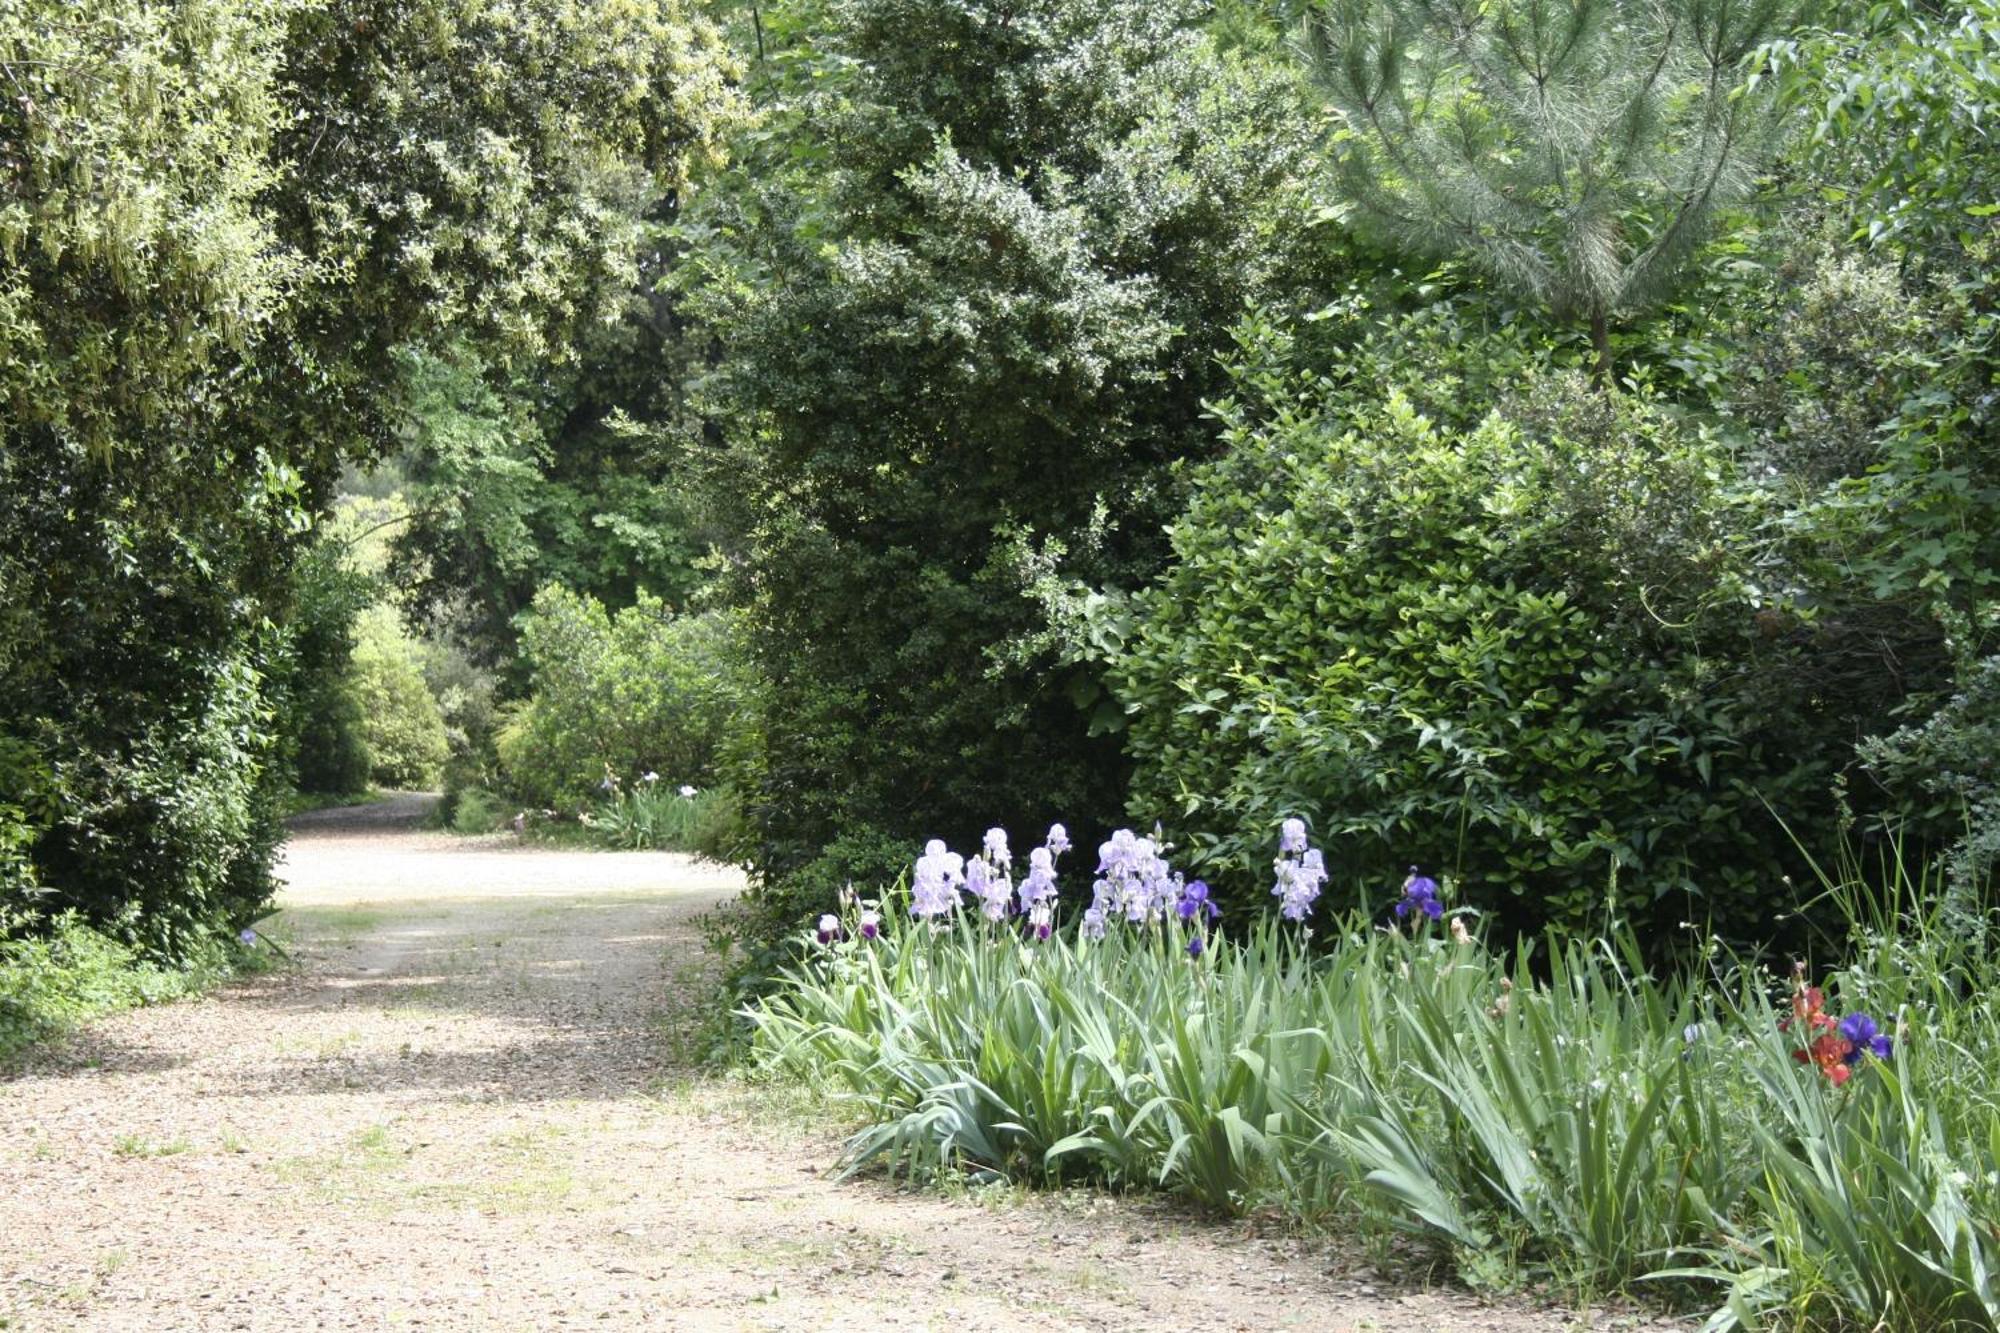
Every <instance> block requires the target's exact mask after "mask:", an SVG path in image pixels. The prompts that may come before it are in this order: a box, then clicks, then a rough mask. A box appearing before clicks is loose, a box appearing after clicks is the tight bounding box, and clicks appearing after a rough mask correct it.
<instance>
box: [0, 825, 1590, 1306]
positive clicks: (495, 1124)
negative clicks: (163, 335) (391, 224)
mask: <svg viewBox="0 0 2000 1333" xmlns="http://www.w3.org/2000/svg"><path fill="white" fill-rule="evenodd" d="M421 813H422V805H421V803H420V802H418V801H415V800H407V799H406V800H401V801H398V802H392V803H389V804H386V805H382V806H376V807H370V808H368V809H366V810H363V811H358V812H354V811H350V812H329V813H327V814H324V815H319V816H313V817H310V818H308V819H305V820H302V821H301V822H300V825H299V828H298V832H297V834H296V836H295V838H294V840H293V841H292V843H291V844H290V846H289V848H288V852H287V857H286V862H285V870H284V874H285V876H286V878H287V880H288V882H289V887H288V889H287V891H286V892H285V894H284V895H283V897H282V898H281V900H280V901H281V904H282V906H283V909H284V910H283V911H282V913H281V914H280V915H279V916H278V917H277V918H275V919H274V922H273V923H272V927H271V929H272V933H273V935H274V937H276V938H278V939H280V940H283V941H285V942H286V945H287V947H288V948H289V949H290V950H292V952H294V953H295V954H296V955H297V957H298V959H299V966H298V967H297V968H295V969H293V970H290V971H286V972H281V973H277V974H273V975H272V976H268V977H264V978H259V979H253V980H248V981H244V982H240V983H237V984H234V985H231V986H229V987H226V988H224V989H223V990H222V991H220V992H219V993H217V994H215V995H214V996H212V997H210V998H208V999H205V1000H201V1001H197V1002H192V1003H185V1004H178V1005H173V1006H169V1007H165V1008H159V1009H151V1010H142V1011H138V1012H133V1013H128V1014H124V1015H120V1016H118V1017H116V1018H113V1019H110V1020H107V1021H105V1022H103V1023H100V1024H97V1025H95V1026H94V1027H93V1028H91V1029H90V1030H89V1031H87V1032H85V1033H83V1034H81V1035H80V1036H78V1037H77V1038H75V1039H73V1040H70V1041H68V1042H65V1043H62V1044H60V1045H58V1046H56V1047H54V1048H51V1049H48V1050H45V1051H43V1052H41V1053H39V1054H38V1055H36V1056H35V1057H33V1058H32V1059H31V1060H30V1062H29V1063H28V1064H27V1065H26V1066H25V1067H24V1068H21V1069H18V1070H15V1071H13V1072H12V1073H10V1074H8V1075H6V1076H4V1077H0V1327H6V1328H8V1329H17V1328H27V1329H36V1330H44V1329H46V1330H69V1329H93V1330H134V1331H135V1333H137V1331H139V1330H144V1331H146V1333H151V1331H152V1330H203V1331H204V1333H205V1331H206V1330H234V1329H254V1330H273V1331H274V1333H276V1331H278V1330H285V1331H287V1333H289V1331H291V1330H306V1329H431V1330H445V1329H450V1330H474V1329H477V1330H516V1329H518V1330H544V1329H856V1330H860V1329H920V1328H923V1329H928V1328H935V1329H950V1330H954V1331H955V1333H969V1331H970V1330H984V1329H990V1330H999V1329H1142V1328H1143V1329H1152V1328H1159V1329H1211V1328H1212V1329H1237V1328H1240V1329H1265V1328H1310V1329H1319V1330H1342V1329H1355V1330H1360V1329H1376V1330H1387V1331H1395V1330H1408V1331H1410V1333H1415V1331H1416V1330H1431V1329H1438V1330H1468V1331H1469V1330H1488V1331H1489V1333H1502V1331H1504V1333H1525V1330H1530V1329H1556V1328H1563V1327H1566V1326H1569V1325H1570V1323H1571V1321H1570V1320H1569V1319H1567V1318H1565V1317H1564V1316H1562V1315H1560V1314H1558V1313H1552V1312H1542V1311H1533V1310H1521V1309H1515V1310H1507V1309H1497V1308H1489V1307H1483V1306H1481V1305H1480V1304H1478V1303H1477V1302H1475V1301H1473V1300H1472V1299H1471V1298H1468V1297H1466V1296H1464V1295H1463V1294H1453V1293H1439V1294H1414V1293H1410V1292H1403V1293H1401V1294H1397V1293H1396V1292H1395V1291H1394V1290H1392V1289H1391V1288H1389V1287H1387V1286H1386V1285H1385V1284H1382V1283H1381V1282H1380V1279H1378V1278H1375V1277H1373V1276H1372V1275H1365V1276H1363V1275H1357V1274H1358V1273H1362V1272H1365V1270H1361V1269H1358V1268H1357V1267H1356V1265H1358V1264H1359V1262H1360V1261H1359V1260H1358V1259H1355V1258H1350V1259H1348V1260H1346V1261H1342V1262H1335V1261H1334V1260H1333V1259H1331V1258H1330V1257H1329V1255H1328V1253H1327V1251H1326V1249H1325V1247H1324V1246H1321V1245H1314V1244H1308V1243H1304V1242H1298V1241H1292V1240H1285V1239H1274V1240H1266V1239H1258V1238H1254V1237H1252V1236H1251V1235H1249V1234H1248V1233H1247V1232H1246V1231H1245V1230H1244V1229H1243V1228H1242V1227H1240V1226H1221V1225H1210V1224H1205V1223H1202V1222H1200V1221H1198V1220H1195V1219H1192V1218H1190V1217H1188V1216H1186V1215H1184V1214H1182V1213H1179V1212H1177V1211H1175V1210H1172V1209H1168V1208H1164V1207H1161V1206H1158V1205H1154V1204H1148V1203H1142V1202H1134V1201H1119V1200H1107V1199H1102V1198H1096V1197H1092V1196H1088V1195H1075V1196H1063V1197H1058V1198H1034V1199H1026V1200H1024V1199H1021V1198H1019V1197H1016V1196H1013V1195H1008V1196H1005V1197H989V1198H986V1199H977V1198H966V1199H946V1198H940V1197H937V1196H935V1195H929V1194H921V1193H908V1192H903V1191H899V1190H898V1189H896V1188H895V1187H893V1186H891V1185H888V1184H886V1183H882V1182H868V1181H863V1182H852V1181H849V1182H837V1181H834V1180H832V1179H830V1178H829V1176H828V1175H827V1172H826V1166H827V1164H828V1162H829V1161H830V1160H831V1158H832V1155H833V1153H834V1152H835V1150H836V1148H837V1132H836V1131H837V1127H834V1126H829V1125H823V1124H821V1123H819V1122H816V1121H815V1120H814V1119H813V1118H812V1117H811V1116H810V1115H809V1114H807V1113H806V1112H804V1110H803V1109H802V1108H800V1107H799V1106H798V1105H797V1104H796V1103H795V1101H794V1100H793V1099H792V1098H791V1097H789V1096H788V1095H787V1094H785V1093H784V1092H783V1091H782V1090H778V1089H767V1088H759V1087H754V1086H748V1085H745V1084H742V1083H740V1082H736V1081H732V1080H729V1079H721V1078H714V1077H708V1076H701V1075H697V1074H695V1073H693V1072H691V1071H690V1070H689V1069H688V1067H687V1065H686V1063H685V1051H686V1044H687V1040H688V1038H689V1034H690V1033H691V1032H692V1031H693V1024H694V1023H695V1019H696V1015H695V1014H694V1013H693V1012H692V1006H693V1005H696V1004H698V1003H700V994H699V986H698V982H699V973H700V969H701V967H702V966H703V963H702V950H701V946H700V940H699V934H698V929H697V926H696V924H695V922H696V918H697V916H698V915H699V914H700V913H702V912H703V911H704V910H707V909H708V908H710V907H712V906H713V905H715V904H716V903H718V902H719V901H721V900H722V899H724V898H725V897H726V896H727V895H728V894H730V893H731V892H732V891H733V890H734V888H735V887H736V885H735V882H734V881H733V879H732V878H731V876H730V875H729V874H727V873H722V872H718V871H716V870H714V869H712V868H704V867H700V866H697V865H695V864H693V863H691V862H689V861H688V860H687V859H686V858H683V857H678V856H670V855H653V854H619V855H611V854H602V853H587V852H563V851H549V850H537V849H532V848H523V847H518V846H515V845H513V844H512V842H511V841H510V840H508V839H506V838H493V839H483V840H473V841H467V840H464V839H456V838H451V837H448V836H446V835H441V834H435V833H427V832H425V831H423V830H422V829H421V827H420V826H419V818H418V817H419V816H420V815H421Z"/></svg>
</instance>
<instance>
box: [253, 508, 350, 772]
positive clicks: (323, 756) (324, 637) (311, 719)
mask: <svg viewBox="0 0 2000 1333" xmlns="http://www.w3.org/2000/svg"><path fill="white" fill-rule="evenodd" d="M342 554H343V553H342V551H341V548H340V547H339V546H338V545H336V544H333V543H330V542H327V541H321V542H319V543H317V544H316V545H314V546H313V548H312V549H311V550H310V551H309V552H307V554H306V556H305V558H304V559H302V560H301V561H300V562H299V568H298V572H297V573H296V575H295V576H294V578H293V583H292V591H293V602H292V614H291V617H290V622H289V624H288V626H287V630H288V633H287V636H286V646H287V648H288V650H289V651H288V652H287V654H286V659H285V668H286V669H285V671H284V673H283V675H282V676H281V678H280V679H279V680H278V681H277V682H276V686H277V688H276V690H275V691H274V693H275V694H276V695H277V697H278V699H279V700H280V704H279V708H280V712H279V718H278V724H279V731H280V733H281V734H282V735H283V736H284V737H285V738H286V740H287V743H288V749H289V750H290V752H291V755H292V761H291V769H292V780H293V783H294V785H296V786H297V788H298V790H300V791H302V792H311V793H315V794H320V795H345V794H347V793H350V792H358V791H364V790H366V789H367V787H368V782H369V776H370V774H369V769H370V763H371V761H370V758H369V753H368V737H367V735H366V725H367V720H366V718H365V717H364V715H363V713H362V703H361V698H360V696H359V694H358V693H357V692H356V690H355V679H354V673H353V671H352V669H351V668H352V664H353V658H354V624H355V619H356V617H357V616H359V615H360V614H361V611H362V608H364V607H365V606H367V605H368V601H369V598H370V596H371V594H372V592H373V589H372V588H371V587H370V584H369V580H368V579H367V578H366V577H365V576H364V575H362V574H360V573H357V572H356V571H355V570H353V569H351V568H349V567H348V565H347V563H346V562H345V561H344V560H343V558H342Z"/></svg>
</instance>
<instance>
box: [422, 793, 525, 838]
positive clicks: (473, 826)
mask: <svg viewBox="0 0 2000 1333" xmlns="http://www.w3.org/2000/svg"><path fill="white" fill-rule="evenodd" d="M439 814H440V816H441V817H442V818H443V820H444V822H445V827H447V828H449V829H450V830H451V831H452V832H453V833H466V834H478V833H491V832H493V831H494V830H495V829H497V828H499V827H500V825H501V824H502V823H504V822H506V820H507V818H508V811H507V808H506V806H505V805H503V804H502V803H501V801H500V798H499V797H497V796H495V795H494V794H493V793H492V792H489V791H487V790H486V789H485V788H483V787H467V788H464V789H462V790H460V791H455V792H449V793H447V794H446V798H445V801H444V804H443V806H442V807H441V808H440V809H439Z"/></svg>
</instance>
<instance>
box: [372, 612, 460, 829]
mask: <svg viewBox="0 0 2000 1333" xmlns="http://www.w3.org/2000/svg"><path fill="white" fill-rule="evenodd" d="M353 672H354V695H355V698H356V699H357V700H358V701H359V702H360V705H361V713H362V718H363V734H364V735H365V737H366V739H367V743H368V755H369V769H370V776H371V777H372V778H373V779H374V780H375V781H376V782H377V783H379V784H381V785H382V786H385V787H396V788H400V789H403V790H408V791H425V790H429V789H430V788H431V787H433V786H435V785H436V784H437V781H438V778H439V777H440V776H441V772H442V769H443V767H444V761H445V759H446V757H447V755H448V753H449V746H448V744H447V740H446V736H445V728H444V716H443V714H442V713H440V712H439V711H438V705H437V700H435V699H433V698H432V697H431V692H430V687H429V686H428V685H427V684H426V683H425V681H424V671H423V655H422V650H421V649H420V647H419V645H417V644H416V643H415V642H414V641H412V640H411V638H410V636H409V635H408V634H406V633H405V632H404V631H403V627H402V624H401V622H400V621H399V620H398V619H397V618H396V613H395V612H394V611H392V610H390V609H389V608H387V607H382V606H377V607H371V608H370V609H369V610H367V611H365V612H363V613H362V615H361V618H360V624H359V633H358V637H357V640H356V643H355V646H354V661H353Z"/></svg>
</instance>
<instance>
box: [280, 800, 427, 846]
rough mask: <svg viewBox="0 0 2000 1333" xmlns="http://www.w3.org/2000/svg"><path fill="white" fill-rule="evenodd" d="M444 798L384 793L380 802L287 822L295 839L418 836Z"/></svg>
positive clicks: (341, 807)
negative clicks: (379, 835)
mask: <svg viewBox="0 0 2000 1333" xmlns="http://www.w3.org/2000/svg"><path fill="white" fill-rule="evenodd" d="M441 799H442V798H441V797H440V796H439V795H438V794H437V793H436V792H428V791H391V792H383V793H382V795H381V799H380V800H374V801H368V802H364V803H363V804H361V805H339V806H332V807H330V808H328V809H325V810H308V811H306V812H305V813H304V814H298V815H293V816H292V817H291V818H290V819H288V820H286V821H285V827H286V828H287V829H289V830H291V835H292V837H293V838H340V837H353V836H355V835H357V834H363V835H365V834H372V833H384V834H387V833H415V832H418V831H419V830H421V829H422V828H424V827H425V826H426V825H427V824H428V823H429V822H430V818H431V814H432V812H433V811H435V810H436V809H437V804H438V801H439V800H441Z"/></svg>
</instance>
